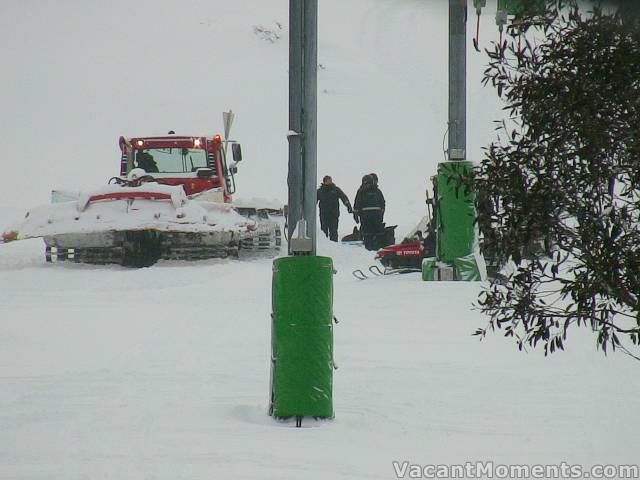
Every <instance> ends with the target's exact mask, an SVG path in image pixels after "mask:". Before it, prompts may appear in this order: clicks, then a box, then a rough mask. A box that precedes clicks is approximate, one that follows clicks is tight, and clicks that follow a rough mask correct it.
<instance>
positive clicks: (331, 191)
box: [318, 175, 353, 242]
mask: <svg viewBox="0 0 640 480" xmlns="http://www.w3.org/2000/svg"><path fill="white" fill-rule="evenodd" d="M338 200H342V203H343V204H344V206H345V207H347V211H348V212H349V213H353V209H352V208H351V203H350V202H349V198H348V197H347V196H346V195H345V193H344V192H343V191H342V190H341V189H340V188H339V187H337V186H336V185H335V184H334V183H333V179H332V178H331V177H330V176H329V175H326V176H325V177H324V178H323V179H322V185H320V188H318V206H319V208H320V229H321V230H322V231H323V232H324V234H325V235H326V236H327V237H329V240H331V241H332V242H337V241H338V220H339V217H340V203H339V202H338Z"/></svg>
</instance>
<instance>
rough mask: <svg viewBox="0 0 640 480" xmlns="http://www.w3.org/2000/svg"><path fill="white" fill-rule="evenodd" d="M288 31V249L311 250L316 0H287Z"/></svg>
mask: <svg viewBox="0 0 640 480" xmlns="http://www.w3.org/2000/svg"><path fill="white" fill-rule="evenodd" d="M289 34H290V44H289V134H288V139H289V178H288V185H289V202H288V205H289V213H288V232H287V233H288V236H289V254H306V255H315V253H316V238H315V232H316V183H317V74H318V67H317V66H318V0H290V2H289ZM301 220H304V221H305V222H306V229H305V228H304V227H305V223H304V222H301ZM296 228H298V232H297V235H296V238H294V232H295V230H296Z"/></svg>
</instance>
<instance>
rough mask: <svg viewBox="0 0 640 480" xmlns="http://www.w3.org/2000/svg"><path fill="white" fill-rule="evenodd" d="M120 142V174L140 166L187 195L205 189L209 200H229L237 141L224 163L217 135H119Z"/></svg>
mask: <svg viewBox="0 0 640 480" xmlns="http://www.w3.org/2000/svg"><path fill="white" fill-rule="evenodd" d="M119 143H120V150H121V152H122V156H121V160H120V175H121V176H123V177H126V176H127V175H128V174H129V172H131V170H133V169H134V168H142V169H143V170H145V172H146V173H148V174H149V175H151V176H152V177H153V178H154V179H155V181H157V182H158V183H160V184H164V185H181V186H182V187H183V188H184V191H185V193H186V194H187V195H193V194H198V193H201V192H205V191H207V192H210V193H211V195H210V197H209V198H210V199H211V200H212V201H218V202H224V203H229V202H231V194H232V193H234V192H235V178H234V174H235V173H236V171H237V167H236V163H237V162H239V161H241V160H242V151H241V149H240V144H238V143H232V144H231V147H232V152H233V161H232V163H231V164H227V159H226V155H225V149H224V148H223V146H222V145H223V142H222V139H221V137H220V135H214V136H212V137H201V136H196V137H191V136H179V135H175V134H173V133H172V132H170V133H169V134H168V135H167V136H154V137H131V138H126V137H120V142H119ZM216 194H217V195H216ZM216 197H217V198H216Z"/></svg>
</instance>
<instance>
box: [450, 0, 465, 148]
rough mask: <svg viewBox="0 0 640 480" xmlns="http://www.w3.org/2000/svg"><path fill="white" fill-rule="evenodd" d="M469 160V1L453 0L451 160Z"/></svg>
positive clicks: (451, 10) (451, 12)
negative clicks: (467, 158)
mask: <svg viewBox="0 0 640 480" xmlns="http://www.w3.org/2000/svg"><path fill="white" fill-rule="evenodd" d="M466 157H467V0H449V160H466Z"/></svg>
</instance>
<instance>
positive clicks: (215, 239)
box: [1, 183, 279, 267]
mask: <svg viewBox="0 0 640 480" xmlns="http://www.w3.org/2000/svg"><path fill="white" fill-rule="evenodd" d="M66 200H67V201H64V202H60V203H53V204H51V205H45V206H41V207H37V208H34V209H32V210H30V211H29V212H27V215H26V217H25V220H24V221H23V222H22V224H21V225H19V226H18V227H17V228H15V229H11V230H8V231H7V232H5V233H3V234H2V235H1V237H2V239H3V241H4V242H8V241H14V240H23V239H27V238H37V237H42V238H43V239H44V242H45V246H46V250H45V256H46V260H47V261H48V262H57V261H72V262H78V263H90V264H120V265H124V266H129V267H145V266H150V265H153V264H154V263H156V262H157V261H158V260H162V259H164V260H203V259H210V258H226V257H238V254H239V251H240V249H250V248H252V247H254V246H255V249H256V250H259V249H260V247H261V246H262V247H264V249H270V250H275V244H276V238H277V237H278V235H277V233H279V225H278V224H277V223H276V222H272V221H266V222H258V221H256V219H254V218H251V217H250V216H249V217H248V216H243V215H240V214H239V213H237V212H236V211H235V210H234V208H233V207H232V206H231V205H229V204H225V203H217V202H207V201H194V200H190V199H189V198H188V197H187V196H186V195H185V193H184V190H183V189H182V187H181V186H169V185H159V184H156V183H143V184H141V185H138V186H130V185H127V186H120V185H107V186H105V187H103V188H102V189H100V190H97V191H95V192H92V193H90V194H80V195H78V196H77V198H75V199H68V198H67V199H66ZM276 227H277V228H276ZM278 250H279V246H278Z"/></svg>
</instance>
